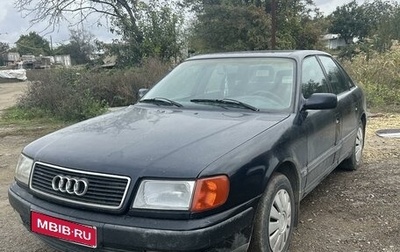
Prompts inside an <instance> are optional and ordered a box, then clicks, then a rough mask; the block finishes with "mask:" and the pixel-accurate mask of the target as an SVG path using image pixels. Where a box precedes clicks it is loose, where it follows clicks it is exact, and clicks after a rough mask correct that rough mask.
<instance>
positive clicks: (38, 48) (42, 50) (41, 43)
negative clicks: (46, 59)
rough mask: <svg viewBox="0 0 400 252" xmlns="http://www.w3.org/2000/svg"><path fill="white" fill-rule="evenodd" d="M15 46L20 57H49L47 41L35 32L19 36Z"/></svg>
mask: <svg viewBox="0 0 400 252" xmlns="http://www.w3.org/2000/svg"><path fill="white" fill-rule="evenodd" d="M16 45H17V51H18V52H19V53H20V54H21V55H26V54H32V55H35V56H39V55H43V56H46V55H47V56H48V55H51V50H50V44H49V41H47V40H45V39H44V38H42V37H41V36H40V35H39V34H37V33H36V32H30V33H29V34H28V35H21V36H20V37H19V39H18V40H17V42H16Z"/></svg>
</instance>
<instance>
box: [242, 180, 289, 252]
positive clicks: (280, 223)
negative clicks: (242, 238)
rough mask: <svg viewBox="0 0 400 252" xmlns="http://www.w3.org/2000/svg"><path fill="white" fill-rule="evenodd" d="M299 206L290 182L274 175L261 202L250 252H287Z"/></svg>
mask: <svg viewBox="0 0 400 252" xmlns="http://www.w3.org/2000/svg"><path fill="white" fill-rule="evenodd" d="M295 211H296V208H295V202H294V195H293V189H292V186H291V184H290V181H289V179H288V178H287V177H286V176H285V175H283V174H280V173H276V174H274V175H272V177H271V179H270V181H269V183H268V186H267V189H266V190H265V192H264V195H263V196H262V197H261V199H260V203H259V206H258V209H257V213H256V217H255V220H254V227H253V233H252V237H251V241H250V245H249V249H248V251H251V252H270V251H271V252H284V251H287V249H288V248H289V243H290V240H291V236H292V233H293V228H294V216H295Z"/></svg>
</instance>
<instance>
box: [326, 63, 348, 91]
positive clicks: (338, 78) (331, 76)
mask: <svg viewBox="0 0 400 252" xmlns="http://www.w3.org/2000/svg"><path fill="white" fill-rule="evenodd" d="M319 58H320V60H321V63H322V65H323V67H324V68H325V71H326V74H327V75H328V80H329V82H330V83H331V86H332V89H333V93H334V94H341V93H343V92H345V91H347V90H349V89H350V84H351V83H350V82H349V80H348V79H347V78H346V77H345V75H344V74H343V72H342V70H341V69H340V68H339V67H338V65H336V63H335V62H334V61H333V59H331V58H330V57H327V56H319Z"/></svg>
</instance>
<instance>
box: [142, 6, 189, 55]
mask: <svg viewBox="0 0 400 252" xmlns="http://www.w3.org/2000/svg"><path fill="white" fill-rule="evenodd" d="M180 9H181V8H179V6H178V5H176V4H175V5H174V4H173V3H172V4H171V3H170V2H161V1H159V2H155V1H153V2H150V3H149V4H148V5H144V6H143V17H142V18H141V20H140V22H139V27H140V29H141V30H142V31H143V42H142V45H141V48H142V51H143V56H144V57H158V58H160V59H162V60H164V61H169V60H171V59H174V60H175V61H177V60H178V59H179V58H180V56H181V54H182V52H181V51H182V48H183V47H184V45H185V43H184V41H183V39H184V30H183V28H182V27H183V21H184V18H183V15H182V14H180V13H182V11H180Z"/></svg>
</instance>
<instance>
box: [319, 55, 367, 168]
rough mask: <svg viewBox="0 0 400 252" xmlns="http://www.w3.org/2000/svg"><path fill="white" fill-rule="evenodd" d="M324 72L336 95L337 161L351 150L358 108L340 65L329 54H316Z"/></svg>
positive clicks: (354, 92) (353, 87)
mask: <svg viewBox="0 0 400 252" xmlns="http://www.w3.org/2000/svg"><path fill="white" fill-rule="evenodd" d="M318 58H319V59H320V61H321V63H322V65H323V68H324V70H325V72H326V75H327V78H328V81H329V83H330V86H331V87H332V91H333V93H334V94H336V95H337V97H338V106H337V108H336V111H337V112H336V117H337V121H338V126H339V127H340V135H339V138H338V141H337V145H338V147H339V151H338V152H337V155H336V157H335V162H336V163H339V162H341V161H342V160H343V159H344V158H346V157H347V156H348V153H349V151H351V150H352V148H353V145H354V139H355V136H356V129H357V125H358V116H357V115H358V109H361V108H358V106H357V101H358V100H359V99H357V98H356V93H357V92H356V91H355V86H354V84H353V82H352V81H351V80H350V78H349V77H348V75H347V74H345V73H344V72H343V69H342V68H341V67H340V65H339V64H338V63H337V62H335V60H333V59H332V58H331V57H329V56H318Z"/></svg>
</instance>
